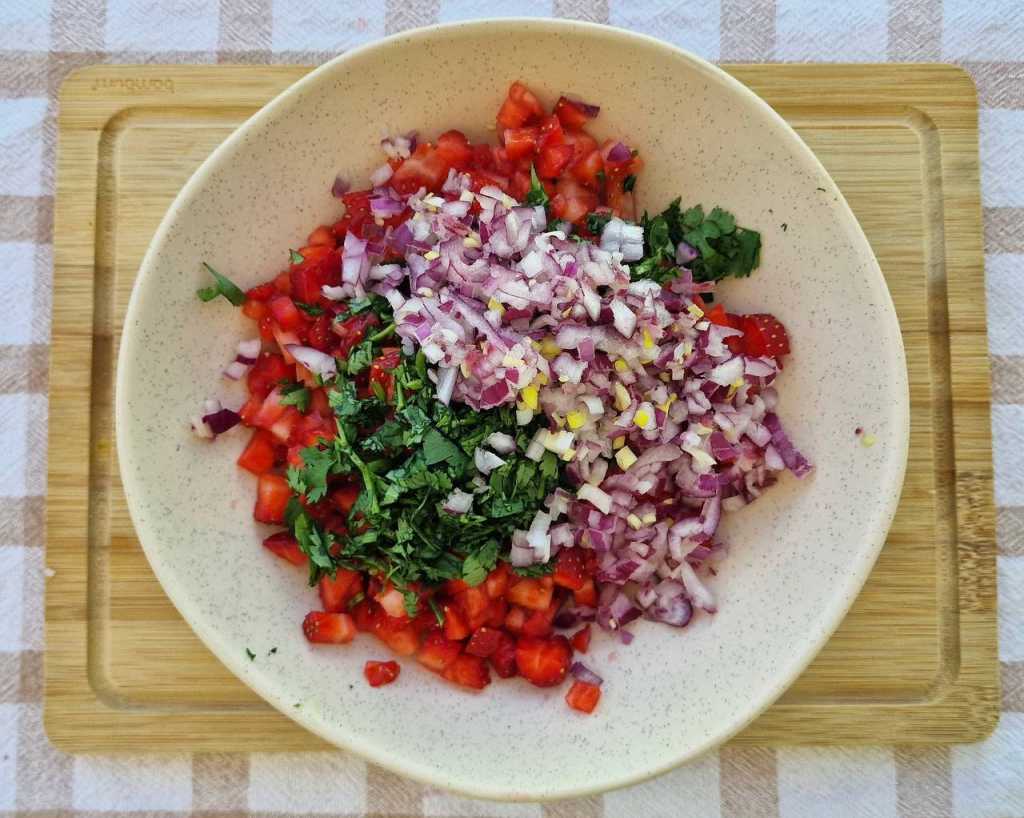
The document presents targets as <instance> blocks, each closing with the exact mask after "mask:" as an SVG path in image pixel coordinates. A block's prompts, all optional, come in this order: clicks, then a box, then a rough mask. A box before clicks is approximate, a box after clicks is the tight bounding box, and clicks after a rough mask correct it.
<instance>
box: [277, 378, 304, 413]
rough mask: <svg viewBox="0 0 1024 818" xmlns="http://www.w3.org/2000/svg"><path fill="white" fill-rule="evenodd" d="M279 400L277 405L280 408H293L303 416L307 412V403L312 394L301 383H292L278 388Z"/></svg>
mask: <svg viewBox="0 0 1024 818" xmlns="http://www.w3.org/2000/svg"><path fill="white" fill-rule="evenodd" d="M280 390H281V398H280V400H279V403H280V404H281V405H282V406H294V407H295V408H296V409H298V410H299V411H300V412H302V413H303V414H305V413H306V412H308V411H309V401H310V398H311V397H312V393H311V392H310V391H309V388H308V387H305V386H303V385H302V384H301V383H296V382H294V381H292V382H288V383H285V384H282V385H281V386H280Z"/></svg>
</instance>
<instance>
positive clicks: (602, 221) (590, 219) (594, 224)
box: [587, 213, 612, 236]
mask: <svg viewBox="0 0 1024 818" xmlns="http://www.w3.org/2000/svg"><path fill="white" fill-rule="evenodd" d="M611 220H612V214H611V213H590V214H589V215H588V216H587V230H589V231H590V232H591V233H593V234H594V235H595V236H600V235H601V233H602V231H603V230H604V228H605V225H607V224H608V222H610V221H611Z"/></svg>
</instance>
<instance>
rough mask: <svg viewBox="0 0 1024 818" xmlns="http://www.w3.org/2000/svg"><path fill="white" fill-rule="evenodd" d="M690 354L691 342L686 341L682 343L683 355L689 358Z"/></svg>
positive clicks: (691, 350)
mask: <svg viewBox="0 0 1024 818" xmlns="http://www.w3.org/2000/svg"><path fill="white" fill-rule="evenodd" d="M691 355H693V342H692V341H687V342H686V343H684V344H683V357H684V358H689V357H690V356H691Z"/></svg>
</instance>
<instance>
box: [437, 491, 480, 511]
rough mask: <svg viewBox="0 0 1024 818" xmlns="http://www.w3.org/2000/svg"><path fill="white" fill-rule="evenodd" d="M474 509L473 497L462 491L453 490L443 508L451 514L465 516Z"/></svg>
mask: <svg viewBox="0 0 1024 818" xmlns="http://www.w3.org/2000/svg"><path fill="white" fill-rule="evenodd" d="M472 507H473V495H472V494H469V493H468V492H465V491H463V490H462V489H453V490H452V493H451V494H449V495H448V497H447V498H446V499H445V501H444V505H443V506H442V508H444V510H445V511H447V512H448V513H449V514H465V513H466V512H467V511H469V510H470V509H471V508H472Z"/></svg>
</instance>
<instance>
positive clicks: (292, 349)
mask: <svg viewBox="0 0 1024 818" xmlns="http://www.w3.org/2000/svg"><path fill="white" fill-rule="evenodd" d="M285 349H287V350H288V353H289V354H290V355H291V356H292V357H293V358H294V359H295V360H296V361H298V362H299V363H300V364H302V365H303V366H304V367H306V369H308V370H309V371H310V372H312V373H313V374H314V375H319V376H320V377H322V378H333V377H334V376H335V375H337V374H338V365H337V363H336V362H335V360H334V358H332V357H331V356H330V355H328V354H327V353H326V352H321V351H320V350H319V349H313V347H305V346H299V345H298V344H289V345H288V346H287V347H285Z"/></svg>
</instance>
